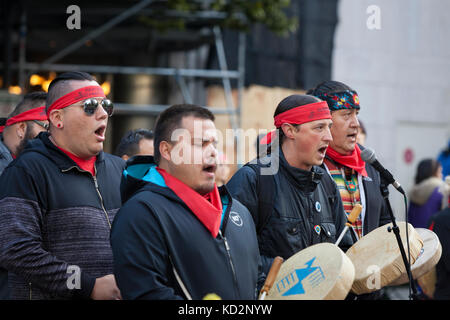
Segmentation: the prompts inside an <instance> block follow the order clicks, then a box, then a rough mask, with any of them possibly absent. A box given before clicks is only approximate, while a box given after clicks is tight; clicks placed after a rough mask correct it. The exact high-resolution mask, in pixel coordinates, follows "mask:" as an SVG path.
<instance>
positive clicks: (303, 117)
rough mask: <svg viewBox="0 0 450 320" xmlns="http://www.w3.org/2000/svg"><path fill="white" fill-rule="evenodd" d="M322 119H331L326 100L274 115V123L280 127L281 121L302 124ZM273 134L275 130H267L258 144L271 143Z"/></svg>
mask: <svg viewBox="0 0 450 320" xmlns="http://www.w3.org/2000/svg"><path fill="white" fill-rule="evenodd" d="M322 119H331V113H330V109H329V108H328V104H327V103H326V101H320V102H314V103H310V104H305V105H303V106H298V107H295V108H292V109H290V110H287V111H285V112H282V113H280V114H278V115H276V116H275V118H274V125H275V127H277V128H280V127H281V125H282V124H283V123H291V124H302V123H306V122H311V121H315V120H322ZM275 134H276V131H272V132H269V133H268V134H267V135H266V136H265V137H264V138H262V139H261V142H260V144H269V143H271V142H272V140H273V138H274V137H275Z"/></svg>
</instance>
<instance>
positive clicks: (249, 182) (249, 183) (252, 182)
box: [227, 166, 273, 278]
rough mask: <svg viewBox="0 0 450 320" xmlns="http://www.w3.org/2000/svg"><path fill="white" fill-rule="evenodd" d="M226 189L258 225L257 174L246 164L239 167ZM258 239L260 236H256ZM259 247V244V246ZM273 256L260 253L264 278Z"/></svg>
mask: <svg viewBox="0 0 450 320" xmlns="http://www.w3.org/2000/svg"><path fill="white" fill-rule="evenodd" d="M227 189H228V190H229V191H230V194H231V195H232V197H233V198H235V199H237V200H238V201H239V202H241V203H242V204H243V205H244V206H246V207H247V209H248V211H249V212H250V214H251V215H252V217H253V221H254V223H255V226H259V223H260V221H259V220H260V215H261V212H260V211H259V208H258V205H259V195H258V176H257V173H256V171H255V170H253V169H252V168H250V167H248V166H244V167H242V168H241V169H239V170H238V171H237V172H236V173H235V174H234V175H233V177H232V178H231V179H230V181H228V183H227ZM258 241H260V238H259V236H258ZM260 247H261V246H260ZM272 262H273V258H272V257H267V256H264V255H261V264H262V269H261V270H262V272H263V276H262V278H265V277H266V276H267V274H268V272H269V270H270V267H271V266H272Z"/></svg>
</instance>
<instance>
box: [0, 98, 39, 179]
mask: <svg viewBox="0 0 450 320" xmlns="http://www.w3.org/2000/svg"><path fill="white" fill-rule="evenodd" d="M46 98H47V94H46V93H45V92H32V93H28V94H26V95H25V96H24V97H23V99H22V101H20V102H19V104H18V105H17V106H16V107H15V109H14V110H13V112H11V114H10V115H9V116H8V118H7V119H6V123H5V127H4V128H3V130H2V132H1V133H0V175H1V174H2V172H3V170H4V169H5V168H6V167H7V166H8V164H9V163H10V162H11V161H13V159H14V158H16V157H18V156H19V154H20V153H21V152H22V150H23V148H24V147H25V145H26V143H27V142H28V140H30V139H33V138H34V137H36V136H37V135H38V134H39V132H41V131H46V130H47V127H48V120H47V115H46V114H45V110H44V109H45V99H46Z"/></svg>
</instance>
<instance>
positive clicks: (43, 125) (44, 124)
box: [33, 120, 49, 130]
mask: <svg viewBox="0 0 450 320" xmlns="http://www.w3.org/2000/svg"><path fill="white" fill-rule="evenodd" d="M33 122H35V123H37V124H38V125H40V126H41V127H42V128H44V129H45V130H48V127H49V125H48V123H45V122H42V121H39V120H33Z"/></svg>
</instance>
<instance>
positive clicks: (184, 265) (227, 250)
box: [111, 156, 260, 300]
mask: <svg viewBox="0 0 450 320" xmlns="http://www.w3.org/2000/svg"><path fill="white" fill-rule="evenodd" d="M155 168H156V165H155V164H154V163H153V158H152V157H142V156H140V157H135V158H132V159H131V161H130V160H129V161H128V166H127V169H126V171H125V172H124V177H123V180H122V192H123V193H122V194H123V200H124V201H126V202H125V203H124V205H123V207H122V208H121V209H120V210H119V212H118V214H117V216H116V219H115V221H114V224H113V228H112V232H111V245H112V248H113V254H114V274H115V276H116V279H117V285H118V287H119V289H120V291H121V294H122V297H123V298H124V299H164V300H166V299H183V298H187V297H188V295H190V296H191V297H192V299H194V300H198V299H202V298H203V297H204V296H205V295H206V294H208V293H216V294H217V295H219V296H220V297H221V298H222V299H255V298H256V290H257V280H258V264H259V261H260V260H259V251H258V245H257V240H256V234H255V227H254V224H253V221H252V218H251V216H250V214H249V212H248V210H247V209H246V208H245V207H244V206H243V205H242V204H240V203H239V202H238V201H235V200H234V199H232V198H231V196H230V195H229V194H228V191H227V189H226V188H225V187H221V188H219V192H220V194H221V198H222V203H223V204H224V206H225V205H226V209H224V210H225V211H224V216H223V220H222V226H221V229H220V230H221V231H220V232H221V233H220V234H219V235H218V236H217V238H213V237H212V236H211V234H210V232H209V231H208V230H207V229H206V227H204V225H203V224H202V223H201V222H200V220H198V218H197V217H196V216H195V215H194V214H193V213H192V211H191V210H190V209H189V208H188V207H187V206H186V205H185V204H184V203H183V201H182V200H181V199H180V198H179V197H178V196H177V195H176V194H175V193H174V192H173V191H172V190H170V189H169V188H167V187H166V186H165V183H164V180H163V179H162V177H161V176H160V175H159V173H157V171H156V169H155ZM128 197H131V198H129V199H128ZM224 208H225V207H224ZM176 274H177V275H178V276H179V279H181V281H179V280H177V279H176ZM182 286H185V288H186V291H187V294H186V293H185V292H184V291H183V289H182Z"/></svg>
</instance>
